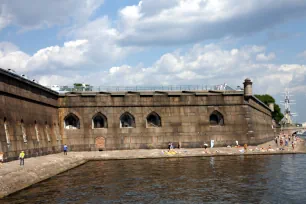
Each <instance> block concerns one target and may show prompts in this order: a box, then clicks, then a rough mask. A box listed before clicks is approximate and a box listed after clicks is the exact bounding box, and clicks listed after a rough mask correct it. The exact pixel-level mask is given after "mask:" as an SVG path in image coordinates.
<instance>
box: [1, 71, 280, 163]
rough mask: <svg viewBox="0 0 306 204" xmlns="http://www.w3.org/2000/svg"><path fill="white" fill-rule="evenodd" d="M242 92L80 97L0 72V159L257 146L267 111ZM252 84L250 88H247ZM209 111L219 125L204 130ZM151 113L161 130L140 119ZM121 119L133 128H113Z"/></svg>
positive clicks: (264, 133) (267, 129)
mask: <svg viewBox="0 0 306 204" xmlns="http://www.w3.org/2000/svg"><path fill="white" fill-rule="evenodd" d="M246 85H248V87H247V89H245V90H246V91H247V93H243V92H235V91H234V92H233V91H232V92H211V91H197V92H182V91H180V92H178V91H177V92H174V91H173V92H166V93H161V92H137V93H136V92H135V93H131V92H113V93H99V92H97V93H96V92H91V93H90V94H86V93H84V92H78V93H67V94H63V95H61V94H58V93H57V92H54V91H52V90H50V89H48V88H45V87H43V86H41V85H39V84H36V83H34V82H31V81H29V80H27V79H24V78H22V77H20V76H18V75H15V74H13V73H10V72H7V71H5V70H2V69H0V93H1V95H0V106H1V109H0V117H1V118H0V148H1V149H0V151H2V152H4V159H5V161H9V160H13V159H16V158H17V157H18V154H19V152H20V151H22V150H24V151H25V153H26V155H27V156H28V157H33V156H39V155H45V154H52V153H57V152H60V151H61V148H62V145H63V144H65V143H66V144H67V145H68V147H69V150H70V151H97V150H114V149H146V148H167V144H168V142H173V143H174V145H178V144H179V143H180V144H181V147H185V148H192V147H202V146H203V144H204V142H206V143H209V142H210V140H215V145H216V146H224V145H229V144H230V145H231V144H234V142H235V141H236V140H238V141H239V143H240V144H242V143H248V144H258V143H262V142H265V141H267V140H271V139H272V138H273V137H274V133H273V130H272V128H271V124H272V123H271V120H272V119H271V111H270V110H269V109H268V108H267V107H266V106H265V105H264V104H262V103H260V102H259V101H258V100H257V99H256V98H255V97H253V96H252V95H251V94H250V93H251V91H252V87H250V82H249V81H247V83H246ZM251 85H252V84H251ZM214 111H217V112H218V113H220V115H222V116H223V119H224V125H217V126H214V125H211V124H210V116H211V114H212V113H213V112H214ZM152 112H154V113H156V114H158V115H159V117H160V119H161V127H148V124H147V117H148V115H149V114H150V113H152ZM97 113H101V114H103V116H105V118H106V119H107V128H99V129H94V128H93V127H92V125H93V122H92V119H93V116H94V115H96V114H97ZM124 113H129V114H130V115H132V117H134V119H135V121H134V122H135V127H134V128H121V127H120V117H121V116H122V115H123V114H124ZM68 114H73V115H75V116H76V117H77V118H78V120H79V127H80V128H79V129H66V128H65V127H64V119H65V117H66V116H67V115H68Z"/></svg>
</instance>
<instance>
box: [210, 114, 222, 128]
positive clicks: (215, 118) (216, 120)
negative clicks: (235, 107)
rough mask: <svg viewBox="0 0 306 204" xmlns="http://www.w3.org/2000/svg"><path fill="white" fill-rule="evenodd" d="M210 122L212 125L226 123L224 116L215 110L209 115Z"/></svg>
mask: <svg viewBox="0 0 306 204" xmlns="http://www.w3.org/2000/svg"><path fill="white" fill-rule="evenodd" d="M209 123H210V125H212V126H217V125H219V126H223V125H224V117H223V115H222V114H221V113H220V112H219V111H216V110H215V111H213V112H212V113H211V114H210V116H209Z"/></svg>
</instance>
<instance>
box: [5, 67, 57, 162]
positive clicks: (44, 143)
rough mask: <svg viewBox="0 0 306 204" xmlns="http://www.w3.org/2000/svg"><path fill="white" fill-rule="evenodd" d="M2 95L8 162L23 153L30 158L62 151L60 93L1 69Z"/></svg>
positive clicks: (6, 158) (6, 157)
mask: <svg viewBox="0 0 306 204" xmlns="http://www.w3.org/2000/svg"><path fill="white" fill-rule="evenodd" d="M0 93H1V95H0V107H1V109H0V151H1V152H4V153H5V154H4V158H5V160H6V161H8V160H12V159H15V158H17V157H18V155H19V153H20V151H21V150H24V151H25V153H26V155H27V156H37V155H43V154H47V153H53V152H58V151H59V144H60V141H58V140H57V138H58V135H57V134H56V132H58V133H59V126H58V109H57V103H58V101H57V98H58V97H57V93H56V92H53V91H51V90H48V89H46V88H45V87H42V86H40V85H38V84H35V83H31V82H29V81H28V80H25V79H24V78H22V77H20V76H18V75H15V74H13V73H9V72H6V71H5V70H0ZM22 121H23V123H22ZM35 121H36V125H35ZM22 126H23V127H22ZM35 126H36V127H35ZM37 134H38V136H37ZM48 136H49V139H50V141H48ZM37 138H38V139H37ZM38 140H39V141H38Z"/></svg>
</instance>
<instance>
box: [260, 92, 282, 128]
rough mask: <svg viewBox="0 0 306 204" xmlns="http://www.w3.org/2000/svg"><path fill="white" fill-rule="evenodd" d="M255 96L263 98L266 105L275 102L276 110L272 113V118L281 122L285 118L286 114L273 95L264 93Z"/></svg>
mask: <svg viewBox="0 0 306 204" xmlns="http://www.w3.org/2000/svg"><path fill="white" fill-rule="evenodd" d="M255 97H256V98H258V99H259V100H261V101H262V102H263V103H264V104H266V105H269V103H274V112H273V113H272V118H273V119H274V120H275V121H276V122H277V123H279V122H280V121H281V120H282V119H283V117H284V115H283V114H282V112H281V109H280V107H279V105H278V104H276V103H275V99H274V98H273V97H272V96H270V95H268V94H264V95H255Z"/></svg>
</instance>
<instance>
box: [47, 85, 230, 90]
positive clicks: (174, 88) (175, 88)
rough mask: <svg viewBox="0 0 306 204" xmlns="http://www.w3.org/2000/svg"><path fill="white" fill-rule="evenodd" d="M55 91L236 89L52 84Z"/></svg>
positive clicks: (201, 86)
mask: <svg viewBox="0 0 306 204" xmlns="http://www.w3.org/2000/svg"><path fill="white" fill-rule="evenodd" d="M50 88H51V89H53V90H55V91H60V92H61V91H67V92H74V91H89V92H90V91H92V92H126V91H205V90H206V91H208V90H220V91H222V90H223V91H224V90H227V91H234V90H235V89H233V88H231V87H230V86H227V85H225V86H223V85H167V86H52V87H50Z"/></svg>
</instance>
